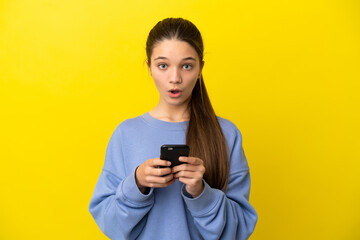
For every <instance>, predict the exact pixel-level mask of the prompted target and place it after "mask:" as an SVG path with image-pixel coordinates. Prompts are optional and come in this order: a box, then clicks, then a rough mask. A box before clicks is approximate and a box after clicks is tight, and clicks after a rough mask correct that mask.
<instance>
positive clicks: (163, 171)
mask: <svg viewBox="0 0 360 240" xmlns="http://www.w3.org/2000/svg"><path fill="white" fill-rule="evenodd" d="M171 171H172V170H171V168H169V167H163V168H161V167H147V168H146V169H145V174H146V175H147V176H159V177H160V176H163V175H167V174H169V173H171Z"/></svg>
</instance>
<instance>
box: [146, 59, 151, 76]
mask: <svg viewBox="0 0 360 240" xmlns="http://www.w3.org/2000/svg"><path fill="white" fill-rule="evenodd" d="M146 65H147V67H148V69H149V72H150V75H151V68H150V65H149V61H148V60H146Z"/></svg>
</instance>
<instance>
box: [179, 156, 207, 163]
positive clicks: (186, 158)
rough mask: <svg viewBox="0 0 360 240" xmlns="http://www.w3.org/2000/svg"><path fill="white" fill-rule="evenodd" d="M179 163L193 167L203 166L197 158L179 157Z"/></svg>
mask: <svg viewBox="0 0 360 240" xmlns="http://www.w3.org/2000/svg"><path fill="white" fill-rule="evenodd" d="M179 161H181V162H186V163H189V164H193V165H203V164H204V163H203V160H201V159H200V158H197V157H183V156H182V157H179Z"/></svg>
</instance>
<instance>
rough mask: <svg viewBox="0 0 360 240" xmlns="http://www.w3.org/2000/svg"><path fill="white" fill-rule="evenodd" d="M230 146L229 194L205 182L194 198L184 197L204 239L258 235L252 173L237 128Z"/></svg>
mask: <svg viewBox="0 0 360 240" xmlns="http://www.w3.org/2000/svg"><path fill="white" fill-rule="evenodd" d="M235 132H236V135H235V138H234V141H233V143H232V146H231V145H230V147H231V148H230V150H231V151H230V176H229V185H228V190H227V192H226V193H224V192H223V191H221V190H218V189H215V188H211V187H210V186H209V185H208V184H207V183H206V182H205V181H204V190H203V192H202V193H201V194H200V195H199V196H198V197H196V198H190V197H189V196H188V195H187V194H186V191H185V187H183V190H182V196H183V198H184V201H185V203H186V205H187V208H188V210H189V212H190V213H191V215H192V217H193V219H194V223H195V226H196V227H197V229H198V231H199V232H200V234H201V235H202V237H203V238H204V239H241V240H242V239H248V238H249V237H250V235H251V234H252V232H253V231H254V228H255V225H256V222H257V213H256V211H255V209H254V208H253V207H252V206H251V205H250V203H249V193H250V173H249V167H248V164H247V160H246V157H245V154H244V150H243V147H242V137H241V134H240V132H239V130H238V129H237V128H236V130H235Z"/></svg>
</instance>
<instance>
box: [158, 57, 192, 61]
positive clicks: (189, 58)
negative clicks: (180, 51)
mask: <svg viewBox="0 0 360 240" xmlns="http://www.w3.org/2000/svg"><path fill="white" fill-rule="evenodd" d="M159 59H168V58H167V57H162V56H160V57H157V58H155V59H154V61H156V60H159ZM182 60H193V61H196V59H195V58H193V57H186V58H183V59H182Z"/></svg>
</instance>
